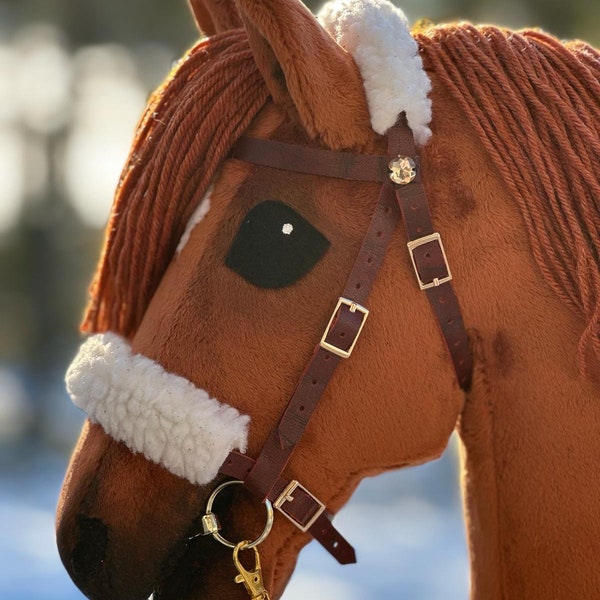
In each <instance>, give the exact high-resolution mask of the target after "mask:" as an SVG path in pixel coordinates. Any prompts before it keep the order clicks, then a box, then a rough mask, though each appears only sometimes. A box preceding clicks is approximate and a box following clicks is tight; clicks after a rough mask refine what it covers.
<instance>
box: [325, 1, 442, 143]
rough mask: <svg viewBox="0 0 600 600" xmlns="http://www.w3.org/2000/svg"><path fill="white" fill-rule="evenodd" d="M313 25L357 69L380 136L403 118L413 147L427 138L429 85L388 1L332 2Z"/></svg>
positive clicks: (415, 50)
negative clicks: (323, 31)
mask: <svg viewBox="0 0 600 600" xmlns="http://www.w3.org/2000/svg"><path fill="white" fill-rule="evenodd" d="M318 17H319V20H320V21H321V24H322V25H323V27H324V28H325V29H326V30H327V31H328V32H329V34H330V35H331V36H332V37H333V38H334V39H335V40H336V42H337V43H338V44H339V45H340V46H342V48H344V49H345V50H346V51H348V52H349V53H350V54H352V56H353V57H354V60H355V61H356V64H357V65H358V68H359V69H360V72H361V75H362V78H363V83H364V86H365V92H366V95H367V102H368V104H369V112H370V114H371V126H372V127H373V130H374V131H376V132H377V133H379V134H381V135H383V134H385V132H386V131H387V130H388V129H389V128H390V127H392V126H393V125H394V123H396V120H397V119H398V115H400V113H401V112H405V113H406V118H407V121H408V126H409V127H410V128H411V129H412V131H413V134H414V138H415V142H416V143H417V144H418V145H421V146H422V145H423V144H425V143H426V142H427V140H428V139H429V137H430V136H431V130H430V129H429V123H430V121H431V101H430V100H429V98H428V97H427V95H428V94H429V92H430V90H431V82H430V80H429V77H428V76H427V73H425V70H424V69H423V61H422V59H421V57H420V56H419V48H418V46H417V43H416V42H415V40H414V39H413V37H412V36H411V34H410V28H409V26H408V21H407V19H406V17H405V16H404V13H403V12H402V11H401V10H400V9H399V8H397V7H396V6H394V5H393V4H392V3H391V2H388V0H333V1H332V2H328V3H327V4H325V5H324V6H323V8H322V9H321V10H320V11H319V15H318Z"/></svg>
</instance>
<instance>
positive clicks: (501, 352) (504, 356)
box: [492, 330, 515, 377]
mask: <svg viewBox="0 0 600 600" xmlns="http://www.w3.org/2000/svg"><path fill="white" fill-rule="evenodd" d="M492 350H493V352H494V357H495V363H496V367H497V369H498V371H499V372H500V374H501V375H502V376H503V377H506V376H507V375H508V373H509V372H510V371H511V369H512V368H513V366H514V364H515V353H514V351H513V349H512V347H511V345H510V342H509V340H508V336H507V335H506V332H504V331H502V330H499V331H498V332H497V333H496V335H495V336H494V339H493V341H492Z"/></svg>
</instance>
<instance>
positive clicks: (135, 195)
mask: <svg viewBox="0 0 600 600" xmlns="http://www.w3.org/2000/svg"><path fill="white" fill-rule="evenodd" d="M415 38H416V40H417V43H418V44H419V46H420V50H421V54H422V56H423V60H424V63H425V67H426V69H427V70H431V71H434V72H435V74H436V76H437V80H438V81H440V82H441V83H442V84H443V85H444V86H446V87H447V88H448V89H449V91H450V92H451V93H452V95H453V97H454V98H455V100H456V101H457V102H458V103H459V105H460V106H461V108H462V109H463V110H464V112H465V114H466V116H467V117H468V120H469V122H471V123H472V124H473V126H474V127H475V130H476V132H477V134H478V136H479V137H480V139H481V141H482V143H483V145H484V147H485V149H486V150H487V152H488V153H489V156H490V158H491V160H492V162H493V164H494V166H495V167H496V169H497V171H498V173H499V174H500V175H501V176H502V178H503V180H504V182H505V184H506V186H507V187H508V189H509V190H510V192H511V194H512V196H513V197H514V199H515V201H516V202H517V204H518V206H519V209H520V211H521V213H522V215H523V218H524V222H525V224H526V227H527V231H528V233H529V237H530V240H531V247H532V251H533V254H534V257H535V260H536V262H537V264H538V266H539V268H540V271H541V273H542V274H543V276H544V278H545V280H546V281H547V283H548V284H549V285H550V287H551V288H552V289H553V290H554V292H555V293H556V294H558V296H559V297H560V298H561V299H562V300H563V301H564V302H565V303H566V304H567V305H568V306H569V307H571V308H572V309H573V310H574V311H576V312H577V314H578V315H581V316H582V317H584V318H585V320H586V322H587V326H586V328H585V330H584V332H583V334H582V336H581V340H580V346H579V366H580V368H581V369H582V371H586V367H589V366H590V365H591V361H592V359H593V358H594V359H595V360H596V361H600V247H599V246H600V206H599V204H600V183H599V182H598V180H597V176H596V175H595V171H596V170H597V169H598V165H600V54H599V53H598V52H597V51H596V50H594V49H592V48H591V47H590V46H588V45H586V44H584V43H582V42H571V43H567V44H562V43H561V42H559V41H558V40H556V39H554V38H552V37H551V36H549V35H546V34H543V33H541V32H539V31H523V32H519V33H514V32H511V31H508V30H503V29H498V28H494V27H487V26H486V27H475V26H472V25H468V24H461V25H455V26H440V27H432V28H430V29H428V30H426V31H422V32H420V33H419V34H417V35H415ZM266 99H267V92H266V89H265V85H264V83H263V81H262V79H261V77H260V75H259V72H258V69H257V67H256V65H255V63H254V59H253V58H252V54H251V51H250V49H249V45H248V41H247V38H246V34H245V33H244V32H243V30H241V29H240V30H233V31H230V32H227V33H223V34H219V35H215V36H213V37H211V38H209V39H207V40H205V41H203V42H201V43H200V44H198V45H197V46H196V47H195V48H193V49H192V50H191V51H190V53H189V54H188V55H187V56H186V57H185V58H184V60H183V61H182V63H181V64H180V66H179V67H178V68H177V69H176V70H175V71H174V72H173V74H172V75H171V76H170V78H169V79H168V80H167V82H166V83H165V85H164V86H163V87H162V88H160V89H159V90H158V91H157V92H156V93H155V94H154V95H153V97H152V99H151V101H150V104H149V107H148V108H147V110H146V113H145V115H144V117H143V118H142V121H141V123H140V126H139V128H138V132H137V135H136V139H135V142H134V146H133V149H132V151H131V155H130V158H129V161H128V164H127V167H126V168H125V170H124V172H123V176H122V178H121V182H120V184H119V187H118V189H117V194H116V198H115V203H114V205H113V209H112V215H111V218H110V222H109V226H108V230H107V231H108V235H107V240H106V243H105V247H104V251H103V255H102V258H101V261H100V264H99V267H98V271H97V274H96V277H95V279H94V282H93V284H92V288H91V300H90V303H89V305H88V309H87V312H86V315H85V319H84V322H83V325H82V329H83V330H84V331H87V332H99V331H106V330H112V331H115V332H118V333H120V334H122V335H124V336H131V335H133V333H134V332H135V330H136V329H137V327H138V325H139V322H140V320H141V318H142V316H143V314H144V312H145V310H146V308H147V305H148V303H149V302H150V299H151V298H152V295H153V294H154V291H155V290H156V287H157V286H158V283H159V282H160V279H161V278H162V276H163V274H164V271H165V270H166V268H167V266H168V263H169V262H170V260H171V258H172V257H173V255H174V252H175V248H176V246H177V243H178V241H179V238H180V237H181V235H182V233H183V231H184V230H185V226H186V223H187V221H188V219H189V218H190V216H191V214H192V213H193V211H194V209H195V208H196V206H197V204H198V203H199V202H200V200H201V199H202V197H203V195H204V193H205V192H206V190H207V188H208V186H209V184H210V181H211V179H212V178H213V176H214V174H215V172H216V170H217V167H218V166H219V164H220V162H221V161H222V160H223V159H224V158H225V157H226V156H227V153H228V152H229V150H230V149H231V147H232V146H233V145H234V143H235V141H236V140H237V139H238V138H239V137H240V135H241V134H242V133H243V132H244V130H245V129H246V128H247V127H248V125H249V124H250V122H251V121H252V119H253V118H254V116H255V115H256V114H257V113H258V111H259V110H260V108H261V107H262V106H263V104H264V103H265V102H266ZM433 110H434V111H435V110H436V107H435V106H434V107H433ZM515 167H516V168H515ZM587 372H588V373H589V369H588V370H587Z"/></svg>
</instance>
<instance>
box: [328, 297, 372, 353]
mask: <svg viewBox="0 0 600 600" xmlns="http://www.w3.org/2000/svg"><path fill="white" fill-rule="evenodd" d="M342 305H344V306H347V307H348V308H349V310H350V312H351V313H353V312H356V311H358V312H359V313H361V314H362V315H363V318H362V321H361V323H360V327H359V328H358V331H357V332H356V335H355V336H354V341H353V342H352V344H351V346H350V348H348V350H343V349H342V348H338V347H337V346H335V345H333V344H330V343H329V342H327V341H325V340H326V339H327V336H328V335H329V330H330V329H331V326H332V325H333V321H334V319H335V316H336V315H337V313H338V310H339V309H340V308H341V307H342ZM368 316H369V311H368V309H366V308H365V307H364V306H361V305H360V304H357V303H356V302H353V301H352V300H348V299H347V298H343V297H340V299H339V300H338V302H337V304H336V305H335V309H334V310H333V313H332V315H331V319H329V323H327V327H326V328H325V333H324V334H323V337H322V338H321V342H320V344H319V345H320V346H321V348H325V350H329V352H332V353H333V354H335V355H336V356H340V357H342V358H348V357H349V356H350V355H351V354H352V350H354V346H356V342H357V341H358V338H359V336H360V332H361V331H362V330H363V327H364V326H365V321H366V320H367V317H368Z"/></svg>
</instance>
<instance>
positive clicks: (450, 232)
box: [427, 103, 600, 600]
mask: <svg viewBox="0 0 600 600" xmlns="http://www.w3.org/2000/svg"><path fill="white" fill-rule="evenodd" d="M434 106H435V103H434ZM446 119H447V121H446ZM439 132H440V136H439V139H440V142H439V144H437V146H432V148H431V149H430V150H428V151H427V152H429V159H430V160H429V162H430V164H431V167H432V168H431V173H430V175H431V177H433V178H435V175H434V173H444V175H442V176H440V177H438V181H436V182H434V183H433V185H432V186H431V189H430V195H431V196H432V197H438V198H439V199H440V200H439V201H438V202H437V204H436V207H435V213H436V215H437V217H438V221H439V222H440V230H441V231H442V235H444V232H446V239H447V240H448V243H447V246H448V249H449V257H450V260H451V261H452V260H453V257H454V258H455V260H454V262H451V267H452V269H453V273H454V276H455V285H456V288H457V294H458V295H459V298H460V300H461V305H462V307H463V311H464V317H465V322H466V324H467V327H468V328H469V331H470V336H471V339H472V342H473V349H474V355H475V372H474V377H473V384H472V389H471V391H470V392H469V393H468V394H467V397H466V402H465V406H464V409H463V412H462V414H461V418H460V422H459V433H460V437H461V440H462V446H463V448H462V449H463V452H462V460H463V468H464V471H463V472H464V477H463V483H464V499H465V510H466V515H467V529H468V536H469V545H470V552H471V562H472V574H473V577H472V582H473V584H472V585H473V588H472V598H473V599H477V600H483V599H485V600H499V599H500V598H527V599H528V600H531V599H534V600H535V599H538V598H539V599H540V600H541V599H542V598H574V597H594V596H595V595H596V593H597V589H600V576H599V575H598V574H597V573H598V570H597V566H596V565H595V564H594V561H595V559H594V557H595V556H597V555H598V552H599V551H600V548H599V542H598V539H599V537H600V536H599V535H598V528H597V526H596V525H595V524H594V525H593V526H590V524H591V521H590V519H589V516H590V515H596V514H598V510H599V509H600V501H599V500H598V494H597V490H598V489H600V473H599V470H598V469H597V467H596V465H595V459H596V460H597V458H598V457H599V456H600V436H598V434H597V431H598V424H599V423H600V403H599V402H598V387H597V385H596V384H594V383H593V382H591V381H589V380H587V379H585V378H584V377H582V376H581V375H580V374H579V372H578V367H577V345H578V342H579V337H580V335H581V333H582V331H583V328H584V326H585V323H584V322H583V319H581V318H580V317H578V316H577V315H575V314H573V312H572V311H571V310H570V309H569V308H567V306H566V305H565V304H564V303H563V302H562V301H561V299H560V298H558V296H557V295H556V294H555V293H554V292H553V291H552V290H551V289H550V288H549V286H548V285H547V284H546V283H545V282H544V280H543V278H542V276H541V274H540V272H539V269H538V268H537V265H536V263H535V261H534V258H533V256H532V253H531V249H530V244H529V239H528V235H527V232H526V229H525V226H524V224H523V221H522V216H521V214H520V212H519V209H518V207H517V203H516V201H515V200H514V199H513V198H511V197H510V196H509V194H508V193H507V192H506V186H505V185H504V184H503V182H502V181H501V179H500V178H499V176H498V175H497V173H496V172H495V170H494V169H493V167H491V164H490V161H489V160H488V159H487V157H486V155H485V153H484V152H482V151H481V150H480V149H478V147H477V140H476V137H475V134H474V133H473V130H472V129H471V128H470V126H469V124H468V123H466V122H464V119H463V118H462V116H461V115H459V114H453V109H452V107H450V109H449V111H448V113H447V114H446V115H444V116H443V117H442V118H441V119H440V121H439ZM457 157H458V159H457ZM448 173H451V174H448ZM432 192H433V193H432ZM436 215H434V217H435V216H436ZM442 227H443V228H444V229H442Z"/></svg>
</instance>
